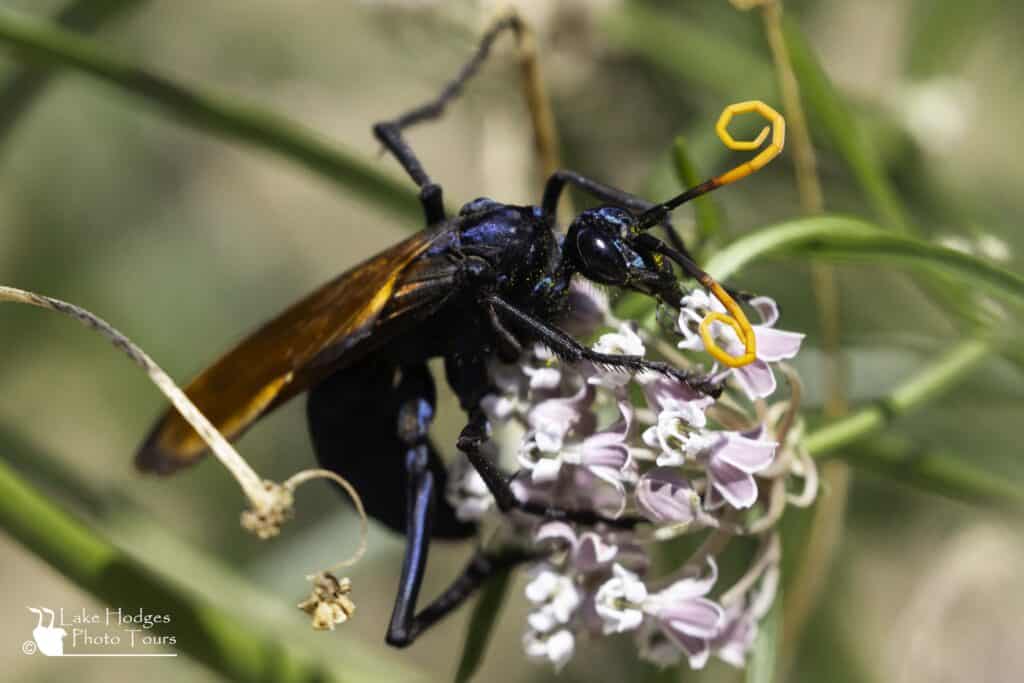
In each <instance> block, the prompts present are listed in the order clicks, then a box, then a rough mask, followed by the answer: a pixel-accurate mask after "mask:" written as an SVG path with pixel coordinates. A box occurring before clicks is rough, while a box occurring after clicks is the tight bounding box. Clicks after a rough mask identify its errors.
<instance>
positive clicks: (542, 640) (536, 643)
mask: <svg viewBox="0 0 1024 683" xmlns="http://www.w3.org/2000/svg"><path fill="white" fill-rule="evenodd" d="M523 649H525V650H526V654H527V655H528V656H530V657H533V658H535V659H547V660H548V661H550V662H551V663H552V664H554V665H555V670H556V671H558V670H560V669H561V668H562V667H564V666H565V665H566V663H568V661H569V660H570V659H572V654H573V652H574V651H575V649H576V638H575V637H574V636H573V634H572V631H570V630H568V629H564V628H563V629H559V630H557V631H555V632H554V633H551V634H545V633H537V632H535V631H527V632H526V634H525V635H524V636H523Z"/></svg>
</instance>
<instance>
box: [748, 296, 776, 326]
mask: <svg viewBox="0 0 1024 683" xmlns="http://www.w3.org/2000/svg"><path fill="white" fill-rule="evenodd" d="M750 305H751V307H752V308H753V309H754V310H755V311H757V314H758V315H760V316H761V322H760V323H759V325H763V326H765V327H774V326H775V323H776V322H777V321H778V320H779V305H778V304H777V303H775V299H772V298H771V297H767V296H755V297H754V298H753V299H751V300H750Z"/></svg>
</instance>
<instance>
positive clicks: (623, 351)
mask: <svg viewBox="0 0 1024 683" xmlns="http://www.w3.org/2000/svg"><path fill="white" fill-rule="evenodd" d="M593 349H594V350H595V351H597V352H598V353H608V354H614V355H626V356H639V357H643V355H644V354H645V353H647V349H646V348H644V341H643V340H642V339H641V338H640V335H638V334H637V333H636V332H635V331H634V330H633V328H632V327H631V326H630V325H628V324H626V323H622V324H620V325H619V331H618V332H610V333H608V334H602V335H601V337H600V338H599V339H598V340H597V343H595V344H594V346H593ZM594 369H595V372H596V374H595V375H593V376H592V377H590V378H589V379H588V380H587V381H588V382H589V383H591V384H596V385H599V386H603V387H606V388H608V389H616V388H619V387H623V386H625V385H626V384H629V382H630V380H631V379H632V376H631V375H630V374H629V373H628V372H623V371H622V370H616V369H614V368H601V367H595V368H594Z"/></svg>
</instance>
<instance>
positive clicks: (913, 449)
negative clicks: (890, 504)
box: [847, 436, 1024, 510]
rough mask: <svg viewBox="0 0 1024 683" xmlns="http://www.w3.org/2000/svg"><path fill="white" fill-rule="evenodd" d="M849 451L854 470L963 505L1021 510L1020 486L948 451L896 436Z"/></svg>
mask: <svg viewBox="0 0 1024 683" xmlns="http://www.w3.org/2000/svg"><path fill="white" fill-rule="evenodd" d="M850 448H851V452H850V453H849V455H848V456H847V460H848V462H849V463H850V464H851V465H854V466H856V467H857V468H858V469H864V470H869V471H872V472H875V473H877V474H881V475H883V476H885V477H887V478H888V479H890V480H895V481H902V482H904V483H906V484H908V485H910V486H913V487H915V488H918V489H921V490H924V491H930V492H932V493H937V494H939V495H942V496H946V497H947V498H953V499H955V500H961V501H964V502H966V503H974V504H980V505H995V506H997V507H1004V508H1007V509H1009V510H1022V509H1024V487H1022V486H1021V485H1020V484H1018V483H1015V482H1012V481H1008V480H1007V479H1005V478H1004V477H1000V476H998V475H995V474H991V473H989V472H985V471H984V470H981V469H978V468H977V467H975V466H973V465H971V464H970V461H969V460H966V459H965V458H963V457H961V456H960V455H957V454H954V453H951V452H949V451H946V450H942V449H930V448H922V447H921V446H920V445H918V444H916V443H914V442H913V441H911V440H909V439H906V438H903V437H898V436H878V437H875V438H871V439H866V440H863V441H859V442H857V443H856V444H855V445H854V446H852V447H850Z"/></svg>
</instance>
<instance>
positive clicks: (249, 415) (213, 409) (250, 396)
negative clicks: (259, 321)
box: [135, 231, 443, 474]
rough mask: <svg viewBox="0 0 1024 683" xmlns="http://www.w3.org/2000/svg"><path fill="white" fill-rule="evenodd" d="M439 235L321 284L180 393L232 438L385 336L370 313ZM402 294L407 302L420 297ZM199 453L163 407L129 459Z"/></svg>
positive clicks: (152, 466)
mask: <svg viewBox="0 0 1024 683" xmlns="http://www.w3.org/2000/svg"><path fill="white" fill-rule="evenodd" d="M440 234H443V233H442V232H432V231H431V232H428V231H425V232H420V233H417V234H416V235H413V236H412V237H410V238H408V239H406V240H403V241H402V242H399V243H398V244H396V245H395V246H393V247H391V248H389V249H388V250H386V251H384V252H382V253H380V254H378V255H377V256H375V257H373V258H371V259H369V260H368V261H364V262H363V263H361V264H360V265H358V266H356V267H354V268H352V269H351V270H349V271H347V272H345V273H342V274H341V275H339V276H338V277H336V278H335V279H333V280H331V281H330V282H328V283H326V284H324V285H322V286H321V287H320V288H319V289H317V290H316V291H314V292H313V293H311V294H309V295H308V296H307V297H305V298H304V299H302V300H301V301H299V302H297V303H296V304H294V305H292V306H291V307H290V308H288V309H287V310H285V311H284V312H283V313H281V314H280V315H279V316H277V317H276V318H274V319H273V320H271V321H270V322H268V323H266V324H265V325H263V326H262V327H261V328H260V329H259V330H257V331H256V332H255V333H253V334H252V335H250V336H249V337H248V338H246V339H245V340H244V341H242V342H241V343H240V344H238V345H237V346H236V347H235V348H233V349H232V350H230V351H228V352H227V353H226V354H225V355H224V356H222V357H221V358H220V360H218V361H217V362H216V363H214V364H213V365H212V366H210V367H209V368H207V369H206V370H204V371H203V372H202V373H201V374H200V375H199V376H198V377H196V378H195V379H193V380H192V382H191V383H190V384H189V385H188V387H187V388H186V389H185V393H186V394H188V397H189V398H190V399H192V401H193V402H195V404H196V405H197V406H198V407H199V409H200V410H201V411H202V412H203V414H205V415H206V417H207V418H208V419H209V420H210V422H212V423H213V424H214V425H215V426H216V427H217V428H218V429H219V430H220V431H221V432H222V433H223V434H224V436H225V437H226V438H228V439H234V438H236V437H238V436H239V435H241V433H242V432H243V431H245V429H246V428H248V427H249V426H251V425H252V424H253V423H254V422H255V421H256V420H258V419H259V418H260V417H262V416H263V415H265V414H266V413H268V412H269V411H271V410H273V409H274V408H276V407H277V406H278V405H280V404H282V403H284V402H285V401H287V400H288V399H289V398H292V397H294V396H296V395H298V394H300V393H302V392H303V391H306V390H307V389H309V388H310V387H311V386H312V385H313V384H314V383H316V381H318V380H320V379H322V378H324V377H325V376H326V375H328V374H330V373H331V372H333V371H334V370H336V369H338V368H341V367H344V366H345V365H347V364H350V363H352V362H355V361H356V360H358V359H360V358H362V357H364V356H365V355H366V354H367V353H369V352H370V351H372V350H373V349H374V348H376V347H377V346H379V345H380V344H383V343H385V342H386V341H387V340H388V339H389V338H390V337H391V336H392V335H391V332H390V331H383V330H380V329H379V328H378V318H379V317H380V314H381V312H382V311H384V309H385V307H387V306H388V304H389V303H392V304H393V303H394V302H393V301H392V300H393V297H394V296H395V294H396V293H397V292H398V290H402V293H405V291H406V290H409V289H410V288H414V287H415V286H416V285H415V283H407V282H406V279H405V277H404V275H405V274H406V270H407V269H408V267H409V266H410V264H412V263H413V262H414V261H415V260H416V259H417V258H418V257H420V256H421V255H422V254H423V253H424V251H426V250H427V249H428V248H429V247H430V245H431V244H432V242H433V241H434V239H435V238H436V237H437V236H438V235H440ZM413 270H415V269H413ZM413 279H415V278H413ZM408 298H409V303H410V304H412V306H411V307H413V308H415V307H416V304H421V305H422V304H423V303H426V302H423V301H416V297H408ZM409 307H410V306H406V308H409ZM399 308H401V307H399ZM399 313H400V310H396V307H395V306H394V305H392V306H391V307H389V309H388V313H387V319H388V320H387V321H386V322H385V324H387V325H388V326H389V327H391V328H396V325H395V322H396V321H399V320H401V318H402V316H401V315H400V314H399ZM205 453H206V444H205V442H203V440H202V439H201V438H200V437H199V435H198V434H196V432H195V431H194V430H193V429H192V427H191V426H190V425H189V424H188V423H187V422H186V421H185V420H184V419H182V417H181V415H180V414H178V412H177V411H175V410H173V409H170V410H168V411H167V412H166V413H165V414H164V415H163V416H162V417H161V418H160V420H159V421H158V422H157V423H156V425H155V426H154V428H153V430H152V431H151V432H150V434H149V436H148V438H147V439H146V441H145V443H143V445H142V447H141V448H140V449H139V451H138V453H137V454H136V456H135V463H136V465H137V466H138V467H139V469H141V470H143V471H150V472H157V473H160V474H169V473H171V472H174V471H175V470H178V469H180V468H182V467H184V466H186V465H189V464H192V463H193V462H195V461H196V460H198V459H199V458H200V457H202V456H203V455H204V454H205Z"/></svg>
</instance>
